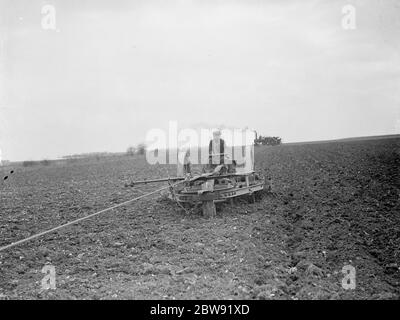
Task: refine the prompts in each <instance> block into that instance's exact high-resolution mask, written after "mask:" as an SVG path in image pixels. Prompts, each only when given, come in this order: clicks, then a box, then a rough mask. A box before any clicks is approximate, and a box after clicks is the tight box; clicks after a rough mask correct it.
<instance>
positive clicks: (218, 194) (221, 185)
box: [126, 154, 265, 217]
mask: <svg viewBox="0 0 400 320" xmlns="http://www.w3.org/2000/svg"><path fill="white" fill-rule="evenodd" d="M216 156H218V157H220V156H224V157H225V156H227V155H226V154H217V155H216ZM178 172H179V169H178ZM159 182H168V183H169V184H170V188H169V196H168V197H169V199H171V200H174V201H176V202H177V203H178V204H179V205H180V206H198V205H201V207H202V213H203V215H204V216H206V217H215V216H216V207H215V204H216V203H220V202H226V201H230V202H231V203H232V202H233V199H234V198H237V197H243V196H248V197H251V198H252V199H253V201H254V200H255V196H256V194H257V193H260V192H261V191H262V190H263V189H264V184H265V180H264V178H263V177H262V176H261V175H259V174H258V173H257V172H255V171H254V157H253V156H251V157H250V159H244V161H243V162H242V165H241V166H238V165H237V162H236V161H235V160H233V161H231V164H220V165H212V164H207V165H205V166H204V167H203V173H201V174H197V175H192V174H191V172H190V171H189V172H187V171H186V172H184V175H183V176H178V177H172V178H161V179H153V180H141V181H132V182H131V183H130V184H127V185H126V186H130V187H133V186H137V185H141V184H148V183H159Z"/></svg>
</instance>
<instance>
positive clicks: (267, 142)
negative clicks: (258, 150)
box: [254, 135, 282, 146]
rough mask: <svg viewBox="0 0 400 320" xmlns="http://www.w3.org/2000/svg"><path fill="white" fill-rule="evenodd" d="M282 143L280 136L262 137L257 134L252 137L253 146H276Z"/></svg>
mask: <svg viewBox="0 0 400 320" xmlns="http://www.w3.org/2000/svg"><path fill="white" fill-rule="evenodd" d="M281 143H282V139H281V138H280V137H263V136H261V135H260V136H258V137H256V138H255V139H254V145H255V146H260V145H263V146H277V145H280V144H281Z"/></svg>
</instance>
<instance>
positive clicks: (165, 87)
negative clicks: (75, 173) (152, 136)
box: [0, 0, 400, 160]
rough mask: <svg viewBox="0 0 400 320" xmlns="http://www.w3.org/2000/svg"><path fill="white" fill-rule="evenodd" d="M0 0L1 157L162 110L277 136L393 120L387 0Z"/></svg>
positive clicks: (124, 137)
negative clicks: (347, 24) (350, 19)
mask: <svg viewBox="0 0 400 320" xmlns="http://www.w3.org/2000/svg"><path fill="white" fill-rule="evenodd" d="M0 3H1V7H0V14H1V21H0V32H1V38H0V40H1V43H0V44H1V47H0V50H1V52H0V53H1V57H0V76H1V78H0V81H1V82H0V90H1V91H0V149H1V152H2V158H3V159H10V160H23V159H43V158H54V157H59V156H63V155H68V154H74V153H83V152H94V151H111V152H113V151H124V150H126V148H127V147H128V146H129V145H132V144H136V143H139V142H141V141H143V140H144V139H145V135H146V132H147V131H148V130H149V129H151V128H162V129H164V128H165V129H167V126H168V121H170V120H172V121H178V123H179V126H181V127H183V128H186V127H191V126H193V127H199V126H216V125H225V126H227V127H245V126H247V127H249V128H253V129H255V130H257V131H258V132H259V133H261V134H265V135H278V136H281V137H282V138H283V140H284V141H286V142H291V141H306V140H322V139H334V138H343V137H352V136H365V135H380V134H395V133H400V120H399V119H400V109H399V108H400V94H399V92H400V21H399V20H400V2H399V1H396V0H381V1H378V0H369V1H367V0H360V1H355V0H352V1H339V0H337V1H333V0H329V1H311V0H310V1H306V0H292V1H290V0H287V1H284V0H279V1H278V0H276V1H255V0H250V1H249V0H242V1H239V0H237V1H233V0H232V1H222V0H220V1H216V0H208V1H207V0H206V1H204V0H201V1H200V0H197V1H196V0H192V1H188V0H181V1H166V0H164V1H161V0H160V1H152V0H146V1H144V0H143V1H135V0H131V1H111V0H107V1H105V0H102V1H100V0H90V1H87V0H86V1H85V0H79V1H78V0H74V1H72V0H68V1H51V0H50V1H37V0H11V1H5V0H0ZM349 3H350V4H352V5H353V6H354V7H355V8H356V29H354V30H345V29H343V27H342V18H343V16H344V14H343V13H342V8H343V6H344V5H346V4H349ZM44 4H51V5H54V7H55V9H56V30H44V29H43V28H42V24H41V20H42V18H43V15H42V14H41V9H42V6H43V5H44Z"/></svg>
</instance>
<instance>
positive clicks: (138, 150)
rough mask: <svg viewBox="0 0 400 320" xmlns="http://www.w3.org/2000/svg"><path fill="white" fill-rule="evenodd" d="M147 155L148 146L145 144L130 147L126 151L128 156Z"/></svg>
mask: <svg viewBox="0 0 400 320" xmlns="http://www.w3.org/2000/svg"><path fill="white" fill-rule="evenodd" d="M145 153H146V145H145V144H144V143H139V144H138V145H137V146H136V147H133V146H130V147H128V149H126V154H127V155H128V156H134V155H136V154H138V155H144V154H145Z"/></svg>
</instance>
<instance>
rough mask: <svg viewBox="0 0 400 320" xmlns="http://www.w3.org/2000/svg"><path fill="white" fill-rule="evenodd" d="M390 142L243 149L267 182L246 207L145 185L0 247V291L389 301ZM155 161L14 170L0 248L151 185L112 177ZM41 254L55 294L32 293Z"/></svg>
mask: <svg viewBox="0 0 400 320" xmlns="http://www.w3.org/2000/svg"><path fill="white" fill-rule="evenodd" d="M399 149H400V140H399V139H381V140H365V141H353V142H351V141H350V142H331V143H321V144H300V145H282V146H275V147H259V148H256V167H257V168H258V169H259V170H260V171H261V172H262V173H263V174H264V175H265V177H266V178H267V181H269V187H270V191H269V192H265V193H264V195H263V197H262V199H260V200H258V201H257V202H256V203H251V202H248V201H247V200H246V199H240V200H239V199H238V200H237V201H236V203H235V204H233V205H229V204H224V205H223V206H222V207H221V208H219V210H218V214H219V216H218V217H217V218H216V219H213V220H207V219H205V218H203V217H201V216H200V215H199V213H198V212H196V211H194V212H190V214H188V213H187V212H185V211H184V210H183V209H182V208H180V207H179V206H177V205H176V203H173V202H171V201H169V200H168V199H166V196H165V195H155V196H152V197H150V198H145V199H142V200H139V201H137V202H134V203H132V204H129V205H127V206H124V207H121V208H119V209H115V210H113V211H110V212H107V213H104V214H101V215H99V216H96V217H93V218H91V219H88V220H85V221H84V222H81V223H79V224H76V225H72V226H69V227H67V228H65V229H62V230H60V231H57V232H54V233H51V234H48V235H45V236H43V237H41V238H39V239H37V240H33V241H31V242H28V243H25V244H22V245H20V246H16V247H13V248H11V249H9V250H5V251H2V252H0V299H38V298H39V299H199V298H202V299H398V298H399V294H400V286H399V284H400V269H399V267H400V213H399V212H400V207H399V195H400V192H399V189H400V175H399V167H400V160H399V159H400V154H399ZM166 170H169V173H170V174H171V175H174V174H175V172H174V168H173V167H167V168H166V169H165V168H162V167H161V166H149V165H147V164H146V162H145V160H144V158H132V157H127V156H120V157H111V158H104V159H99V160H96V159H93V160H80V161H77V162H71V163H69V162H68V163H63V164H61V163H55V164H50V165H47V166H35V167H25V168H23V167H17V168H14V173H13V174H12V175H9V177H8V178H7V179H6V180H4V181H3V182H2V184H1V185H0V246H3V245H6V244H9V243H11V242H13V241H16V240H19V239H22V238H25V237H28V236H30V235H32V234H35V233H37V232H40V231H43V230H46V229H49V228H51V227H54V226H57V225H60V224H62V223H65V222H67V221H71V220H73V219H76V218H78V217H83V216H86V215H88V214H90V213H93V212H96V211H98V210H101V209H104V208H107V207H110V206H112V205H113V204H117V203H120V202H123V201H125V200H128V199H131V198H133V197H134V196H137V195H140V194H142V193H143V192H146V191H151V190H154V189H156V188H158V187H160V185H146V186H144V187H142V188H140V189H132V188H126V187H124V184H125V182H127V181H129V180H130V179H137V180H140V179H143V178H150V177H153V178H159V177H163V176H166V173H167V172H166ZM4 175H6V172H4ZM46 264H51V265H53V266H54V267H55V270H56V289H55V290H51V289H50V290H43V289H42V286H41V281H42V278H43V277H44V274H43V273H42V272H41V270H42V268H43V267H44V266H45V265H46ZM345 265H351V266H353V267H354V268H355V270H356V288H355V289H354V290H345V289H344V288H343V287H342V279H343V277H344V274H343V273H342V268H343V266H345Z"/></svg>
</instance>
